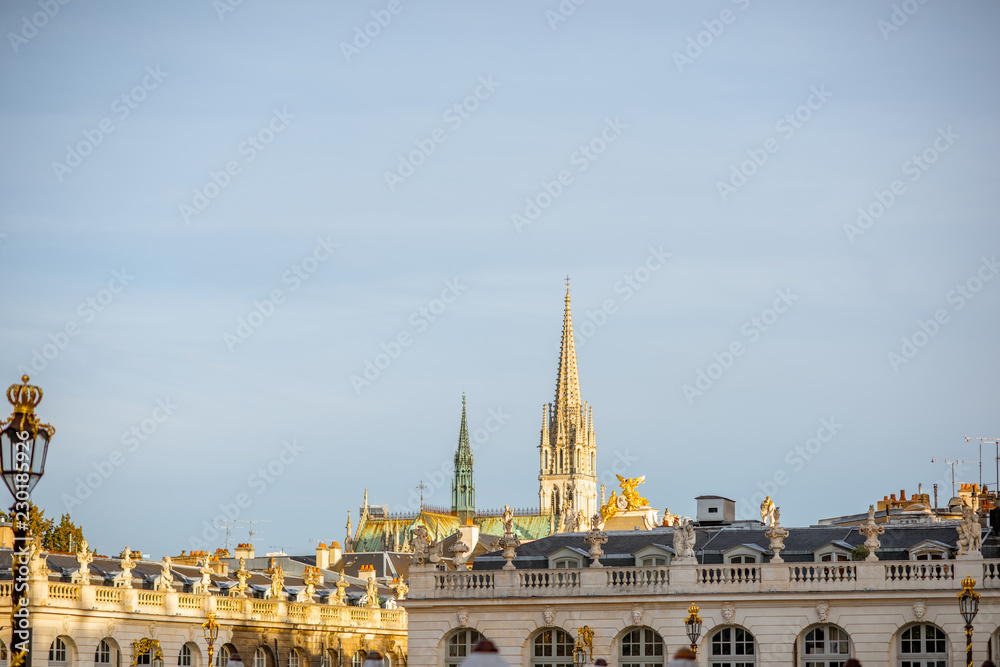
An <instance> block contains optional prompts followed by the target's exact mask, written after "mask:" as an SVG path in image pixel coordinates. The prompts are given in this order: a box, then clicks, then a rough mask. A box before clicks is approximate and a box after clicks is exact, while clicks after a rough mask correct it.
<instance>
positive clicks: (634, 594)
mask: <svg viewBox="0 0 1000 667" xmlns="http://www.w3.org/2000/svg"><path fill="white" fill-rule="evenodd" d="M718 498H719V497H717V496H706V497H703V499H702V502H709V501H711V500H713V499H715V500H718ZM705 499H708V500H705ZM729 502H731V501H729ZM706 524H707V522H706ZM775 525H776V524H775ZM975 526H976V527H975V531H976V532H977V533H978V531H979V524H978V522H976V523H975ZM694 528H695V529H694V531H693V532H694V534H695V542H694V544H693V545H690V546H691V547H692V549H691V550H690V551H688V549H687V547H688V546H689V545H688V544H687V543H685V542H684V539H683V535H681V536H678V535H677V532H675V529H674V528H667V527H659V528H655V529H653V530H635V531H617V532H607V533H600V532H599V531H595V532H593V533H571V534H561V535H553V536H551V537H548V538H544V539H540V540H536V541H533V542H530V543H525V544H522V545H520V546H518V548H517V555H516V558H514V559H513V560H512V561H510V562H509V563H508V561H507V559H505V558H504V557H503V556H502V555H501V554H500V553H499V552H494V553H491V554H488V555H486V556H482V557H479V558H477V559H476V560H475V562H474V564H473V568H472V569H471V570H469V571H458V572H445V571H439V570H437V569H436V568H434V567H431V566H429V565H411V568H410V597H409V598H408V599H407V600H406V602H405V603H404V604H405V606H406V608H407V610H408V611H409V614H410V616H409V649H410V664H411V665H412V667H431V666H435V667H444V666H449V667H450V666H451V665H457V664H458V663H459V662H460V661H461V657H462V656H463V655H464V654H466V653H467V651H468V650H469V648H470V646H471V645H472V644H473V643H474V642H475V640H477V639H478V638H479V637H486V638H489V639H490V640H492V641H493V642H494V643H495V644H496V645H497V647H498V648H499V650H500V652H501V655H502V656H503V658H504V659H506V660H507V661H508V662H509V663H510V664H512V665H523V666H524V667H529V666H534V667H561V666H568V665H572V663H573V655H572V652H573V647H574V644H575V642H576V641H577V639H579V638H586V636H587V635H588V634H589V633H588V631H587V630H584V628H585V626H586V628H587V629H589V630H592V631H593V639H592V640H591V644H592V648H591V649H590V650H589V651H588V652H589V654H590V655H589V657H590V658H591V659H596V658H604V659H605V660H607V661H608V664H609V665H611V666H612V667H615V666H617V667H634V666H641V667H658V666H660V665H665V664H666V663H667V662H668V661H669V656H670V655H672V654H673V653H674V651H676V650H677V649H678V648H680V647H682V646H688V645H689V644H690V642H689V640H688V637H687V635H686V627H685V624H684V620H685V618H686V617H687V616H688V608H689V606H690V605H691V604H696V605H697V606H698V607H699V609H700V611H699V615H700V617H701V618H702V619H703V620H704V624H703V630H702V633H701V635H700V638H699V641H698V662H699V664H701V665H715V666H720V667H750V666H761V665H768V666H772V665H773V666H793V665H794V666H797V667H821V666H822V667H827V666H835V667H839V666H840V665H843V663H844V662H845V661H846V660H847V659H848V658H849V657H855V658H857V659H859V660H860V661H861V663H862V664H863V665H865V667H872V666H878V665H882V666H885V665H891V666H893V667H926V666H928V665H930V666H933V667H944V666H945V665H949V666H951V665H955V666H957V665H964V664H965V634H964V621H963V619H962V616H961V615H960V613H959V608H958V601H957V597H956V596H957V594H958V593H959V592H960V591H961V590H962V581H963V579H964V578H965V577H972V578H973V579H974V580H975V581H976V590H977V591H978V592H979V593H980V594H981V596H982V597H981V604H980V608H979V613H978V616H977V617H976V619H975V623H974V628H975V633H974V656H975V661H976V662H975V664H980V663H981V662H982V661H983V660H985V659H986V657H987V655H988V653H989V654H993V655H996V654H997V653H998V651H997V648H998V646H997V626H998V623H1000V558H996V556H1000V548H998V546H997V545H996V544H994V543H993V542H994V538H993V537H992V536H991V535H990V534H989V533H987V534H986V535H985V536H984V539H985V543H986V546H984V547H983V548H982V551H980V550H979V548H978V545H975V544H973V545H971V546H970V545H964V544H960V543H959V541H958V539H957V538H958V537H959V533H958V532H957V531H956V525H955V524H952V525H936V526H933V527H925V526H917V527H908V526H907V527H887V528H885V533H884V534H883V535H881V544H880V545H879V547H878V548H877V549H874V552H875V553H874V554H872V556H873V557H875V558H877V559H878V560H860V561H858V560H852V557H853V558H857V557H859V553H858V552H857V551H856V548H857V547H858V546H859V545H863V544H864V543H865V541H866V540H869V539H870V538H869V537H867V536H866V535H865V534H864V529H863V528H859V527H858V526H845V527H818V526H817V527H811V528H792V529H785V530H788V534H787V536H785V537H784V539H783V540H779V543H776V542H775V541H774V539H773V537H774V535H773V534H771V535H769V534H768V532H767V531H765V529H764V526H763V525H762V524H761V523H760V522H743V523H727V522H725V521H723V522H719V523H717V524H715V525H700V526H694ZM778 528H779V529H780V526H778ZM680 530H681V529H677V531H680ZM859 531H860V532H859ZM594 535H597V536H598V538H599V539H597V540H596V542H595V540H594V539H593V536H594ZM588 536H590V537H591V539H590V540H587V539H586V538H587V537H588ZM604 537H606V538H607V541H606V543H604V544H603V545H602V544H601V541H600V539H602V538H604ZM675 537H676V539H677V540H678V541H675ZM778 537H780V535H779V536H778ZM875 539H876V540H878V537H877V535H876V536H875ZM782 541H783V543H784V544H783V546H784V549H780V548H778V553H777V554H776V553H775V550H774V549H772V548H771V547H772V546H775V547H776V548H777V547H780V546H782V545H781V544H780V542H782ZM595 544H596V547H597V548H598V551H602V552H603V553H601V554H599V555H598V561H597V562H595V560H594V558H593V557H592V555H591V553H592V552H591V550H592V549H593V548H594V547H595ZM869 544H873V543H872V542H870V541H869ZM972 547H974V548H972ZM956 550H958V551H965V552H967V553H960V554H959V555H957V556H955V557H953V555H954V552H955V551H956ZM681 552H685V553H686V554H687V557H684V556H683V554H681ZM983 552H985V553H986V554H987V555H988V556H990V557H988V558H984V557H983ZM418 555H419V554H418ZM775 556H779V557H778V558H776V557H775ZM777 561H782V562H777ZM505 565H506V567H505ZM511 566H513V567H511ZM581 630H583V632H581Z"/></svg>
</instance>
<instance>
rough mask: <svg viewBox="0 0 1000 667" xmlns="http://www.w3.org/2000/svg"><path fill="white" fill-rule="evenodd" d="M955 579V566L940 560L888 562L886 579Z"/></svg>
mask: <svg viewBox="0 0 1000 667" xmlns="http://www.w3.org/2000/svg"><path fill="white" fill-rule="evenodd" d="M928 579H930V580H932V581H934V580H937V581H953V580H954V579H955V566H954V565H952V564H950V563H944V562H938V561H927V562H921V561H914V562H909V563H886V565H885V580H886V581H926V580H928Z"/></svg>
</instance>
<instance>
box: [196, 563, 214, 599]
mask: <svg viewBox="0 0 1000 667" xmlns="http://www.w3.org/2000/svg"><path fill="white" fill-rule="evenodd" d="M209 560H210V557H209V556H205V558H203V559H202V560H201V561H199V564H200V565H201V567H200V568H199V569H198V571H199V572H201V592H202V593H208V587H209V586H211V585H212V568H211V566H210V565H209Z"/></svg>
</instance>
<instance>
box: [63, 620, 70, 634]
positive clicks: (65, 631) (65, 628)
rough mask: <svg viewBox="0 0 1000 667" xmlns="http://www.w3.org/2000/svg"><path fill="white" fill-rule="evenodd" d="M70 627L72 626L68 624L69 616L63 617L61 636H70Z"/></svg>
mask: <svg viewBox="0 0 1000 667" xmlns="http://www.w3.org/2000/svg"><path fill="white" fill-rule="evenodd" d="M71 625H72V623H70V620H69V616H63V619H62V629H63V634H64V635H68V634H70V631H69V630H70V626H71Z"/></svg>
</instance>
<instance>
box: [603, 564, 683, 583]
mask: <svg viewBox="0 0 1000 667" xmlns="http://www.w3.org/2000/svg"><path fill="white" fill-rule="evenodd" d="M668 583H670V571H669V570H668V569H667V568H666V567H636V568H631V567H616V568H613V569H609V570H608V586H610V587H612V588H652V587H655V586H666V585H667V584H668Z"/></svg>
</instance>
